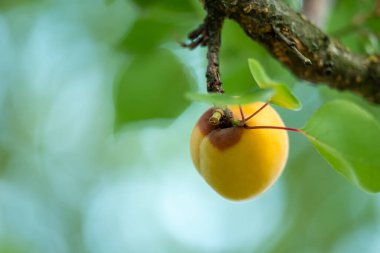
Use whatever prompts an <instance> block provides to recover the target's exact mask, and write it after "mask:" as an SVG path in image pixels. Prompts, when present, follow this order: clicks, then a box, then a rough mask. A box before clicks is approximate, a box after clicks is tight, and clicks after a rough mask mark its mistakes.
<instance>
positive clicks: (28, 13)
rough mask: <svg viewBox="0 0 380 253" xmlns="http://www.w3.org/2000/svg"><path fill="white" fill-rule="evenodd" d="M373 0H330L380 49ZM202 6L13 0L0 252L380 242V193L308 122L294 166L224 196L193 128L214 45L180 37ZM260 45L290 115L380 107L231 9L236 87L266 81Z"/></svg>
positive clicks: (6, 58)
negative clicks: (336, 84)
mask: <svg viewBox="0 0 380 253" xmlns="http://www.w3.org/2000/svg"><path fill="white" fill-rule="evenodd" d="M288 2H289V4H291V5H292V6H293V7H294V8H296V9H301V8H302V1H292V0H289V1H288ZM375 2H376V1H374V0H363V1H354V0H336V1H330V6H329V7H328V8H327V9H326V10H325V11H324V18H325V20H324V22H321V23H324V24H325V26H324V28H323V29H325V30H326V31H328V32H329V33H330V34H333V33H334V32H336V31H339V32H338V35H339V37H340V39H342V40H343V42H344V43H345V44H346V45H347V46H349V47H350V48H352V50H353V51H356V52H377V53H379V52H380V50H379V48H380V47H379V43H378V38H379V30H380V28H379V24H380V20H379V19H376V18H370V19H368V20H366V19H365V18H366V15H371V13H372V12H373V10H374V8H375V7H374V6H375ZM203 17H204V12H203V9H202V7H201V5H200V3H199V2H198V1H197V0H182V1H175V0H160V1H153V0H134V1H132V0H113V1H104V0H80V1H77V0H34V1H30V0H1V1H0V252H1V253H24V252H25V253H26V252H28V253H29V252H30V253H45V252H46V253H53V252H54V253H76V252H78V253H79V252H88V253H121V252H153V253H155V252H157V253H159V252H165V253H166V252H181V253H182V252H183V253H186V252H189V253H190V252H226V253H227V252H260V253H261V252H268V253H269V252H270V253H272V252H273V253H277V252H285V253H288V252H289V253H290V252H291V253H293V252H297V253H298V252H307V253H319V252H333V253H349V252H353V253H357V252H363V253H378V252H380V197H379V196H378V195H375V194H368V193H365V192H363V191H361V190H360V189H358V188H356V187H355V186H353V185H352V184H351V183H349V182H348V181H347V180H346V179H344V178H343V177H342V176H340V175H339V174H337V173H336V172H335V171H334V170H332V169H331V168H330V167H329V165H328V164H327V163H326V162H325V161H324V160H323V159H322V158H321V157H320V156H319V155H318V153H317V152H316V151H315V150H314V149H313V147H312V146H311V145H310V144H309V143H308V142H307V141H306V139H305V138H303V137H302V136H299V135H297V134H294V133H290V138H291V149H290V157H289V161H288V164H287V167H286V169H285V171H284V173H283V175H282V176H281V178H280V180H279V181H278V182H277V183H276V184H275V185H274V187H272V188H271V189H270V190H268V191H267V192H266V193H264V194H262V195H261V196H259V197H258V198H256V199H254V200H251V201H248V202H241V203H235V202H231V201H228V200H225V199H223V198H222V197H220V196H219V195H217V194H216V193H215V192H214V191H213V190H212V189H211V188H210V187H208V186H207V184H206V183H205V182H204V181H203V179H202V178H201V177H200V176H199V175H198V174H197V172H196V170H195V169H194V167H193V165H192V163H191V160H190V156H189V137H190V132H191V129H192V127H193V125H194V124H195V122H196V120H197V119H198V117H199V115H200V114H201V113H202V112H203V111H204V110H205V109H206V108H207V105H204V104H198V103H193V102H191V101H188V100H186V99H185V97H184V94H185V93H186V92H189V91H202V92H205V78H204V71H205V66H206V62H205V53H206V51H205V50H204V49H196V50H194V51H188V50H185V49H182V48H180V47H179V46H178V43H177V42H176V41H177V39H180V40H185V36H186V33H187V32H189V31H190V30H191V29H193V28H195V27H196V26H197V25H198V24H199V23H200V22H201V21H202V19H203ZM363 17H364V21H361V19H363ZM355 18H356V19H355ZM353 20H354V21H353ZM355 20H356V21H355ZM357 20H359V25H357V23H358V21H357ZM250 57H253V58H256V59H258V60H259V61H260V62H261V63H262V64H263V66H265V68H266V70H267V72H268V73H269V74H270V75H271V76H272V77H273V78H274V79H277V80H280V81H284V82H286V83H287V84H288V85H289V86H290V87H291V88H292V89H293V90H294V92H295V93H296V94H297V95H298V97H299V99H300V100H301V101H302V103H303V109H302V110H301V111H299V112H292V111H286V110H283V109H281V108H278V111H279V113H280V114H281V115H282V117H283V118H284V121H285V122H286V123H287V125H289V126H291V127H302V126H303V124H304V123H305V122H306V120H307V119H308V118H309V117H310V115H311V114H312V112H314V111H315V110H316V109H317V108H318V107H319V106H320V105H321V104H323V103H324V102H326V101H327V100H331V99H334V98H336V97H341V98H344V99H349V100H352V101H355V102H356V103H359V104H361V105H364V106H366V107H367V108H369V109H370V110H371V111H373V113H378V108H376V107H375V106H371V105H369V104H367V103H366V102H364V101H363V100H362V99H360V98H357V97H355V96H353V95H351V94H347V93H339V92H337V91H332V90H330V89H329V88H326V87H322V86H321V87H315V86H312V85H309V84H307V83H306V82H302V81H299V80H297V79H295V78H294V77H292V76H291V74H290V73H289V72H288V71H287V70H286V69H284V68H283V67H282V66H281V65H280V64H278V63H277V62H276V61H275V60H274V59H272V57H271V56H270V55H269V54H268V53H267V52H266V51H265V50H264V49H263V48H262V47H261V46H260V45H257V44H256V43H254V42H252V41H250V40H249V39H248V38H246V37H245V35H244V33H243V32H242V31H241V29H240V28H239V27H238V26H237V25H236V24H234V23H232V22H231V21H226V23H225V27H224V30H223V47H222V54H221V68H222V69H221V71H222V72H221V73H222V79H223V82H224V85H225V90H226V91H227V92H242V91H244V90H247V89H250V88H252V87H253V85H254V82H253V79H252V78H251V77H250V73H249V70H248V65H247V59H248V58H250ZM377 115H380V114H377ZM358 127H360V125H358ZM363 131H365V129H363ZM374 148H379V147H374Z"/></svg>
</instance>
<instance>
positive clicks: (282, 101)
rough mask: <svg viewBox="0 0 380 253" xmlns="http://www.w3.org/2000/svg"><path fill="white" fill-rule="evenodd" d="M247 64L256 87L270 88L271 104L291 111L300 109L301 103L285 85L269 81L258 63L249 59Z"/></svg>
mask: <svg viewBox="0 0 380 253" xmlns="http://www.w3.org/2000/svg"><path fill="white" fill-rule="evenodd" d="M248 64H249V69H250V71H251V74H252V76H253V78H254V79H255V81H256V83H257V85H258V86H259V87H260V88H262V89H267V88H272V89H273V90H274V91H275V93H274V95H273V97H272V98H271V99H270V102H271V103H273V104H276V105H279V106H281V107H284V108H287V109H291V110H299V109H301V103H300V102H299V101H298V99H297V98H296V97H295V96H294V95H293V93H292V91H291V90H290V89H289V88H288V87H287V86H286V84H283V83H280V82H276V81H273V80H271V79H270V78H269V77H268V75H267V74H266V73H265V70H264V68H263V67H262V66H261V64H260V63H259V62H258V61H256V60H254V59H249V60H248Z"/></svg>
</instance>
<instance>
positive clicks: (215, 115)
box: [209, 108, 224, 126]
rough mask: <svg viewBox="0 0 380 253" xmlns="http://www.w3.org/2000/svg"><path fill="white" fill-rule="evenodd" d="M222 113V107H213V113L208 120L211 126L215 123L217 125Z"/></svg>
mask: <svg viewBox="0 0 380 253" xmlns="http://www.w3.org/2000/svg"><path fill="white" fill-rule="evenodd" d="M223 115H224V111H223V109H220V108H218V109H215V111H214V113H213V114H212V116H211V117H210V119H209V122H210V123H211V124H212V125H213V126H217V125H219V122H220V120H221V118H222V117H223Z"/></svg>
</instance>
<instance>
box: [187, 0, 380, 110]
mask: <svg viewBox="0 0 380 253" xmlns="http://www.w3.org/2000/svg"><path fill="white" fill-rule="evenodd" d="M203 4H204V8H205V10H206V12H207V16H206V18H205V21H204V23H203V24H202V25H201V26H200V27H199V28H198V29H197V30H196V31H194V32H193V33H191V35H190V36H189V38H190V39H191V41H192V42H191V43H190V44H188V45H185V46H189V47H191V48H194V47H196V46H198V45H203V46H207V47H208V62H209V64H208V68H207V73H206V76H207V87H208V91H209V92H223V89H222V88H221V81H220V77H219V62H218V55H219V48H220V34H221V30H222V24H223V20H224V19H225V18H229V19H232V20H234V21H236V22H237V23H238V24H239V25H240V26H241V27H242V29H243V30H244V31H245V33H246V34H247V36H249V37H250V38H252V39H253V40H255V41H258V42H260V43H261V44H262V45H263V46H264V47H265V48H266V49H267V50H268V51H269V52H270V53H271V54H272V55H273V56H274V57H275V58H277V59H278V60H279V61H280V62H282V63H283V64H284V65H285V66H286V67H288V68H289V69H290V70H291V71H292V72H293V73H294V74H295V75H296V76H298V77H299V78H301V79H303V80H307V81H310V82H313V83H325V84H327V85H329V86H331V87H333V88H336V89H339V90H350V91H352V92H355V93H357V94H359V95H361V96H363V97H365V98H366V99H367V100H369V101H372V102H375V103H378V104H380V56H379V55H360V54H355V53H352V52H350V50H349V49H347V48H345V47H344V46H343V45H342V44H340V43H339V42H338V41H337V40H335V39H333V38H330V37H329V36H327V35H326V34H325V33H324V32H322V31H321V30H320V29H319V28H318V27H316V26H315V25H313V24H312V23H311V22H310V21H309V20H307V19H306V18H305V17H304V16H303V15H302V14H299V13H297V12H296V11H294V10H293V9H291V8H290V7H289V6H288V5H286V4H285V3H283V2H282V1H281V0H204V1H203ZM190 45H191V46H190Z"/></svg>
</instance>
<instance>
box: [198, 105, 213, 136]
mask: <svg viewBox="0 0 380 253" xmlns="http://www.w3.org/2000/svg"><path fill="white" fill-rule="evenodd" d="M213 112H214V109H212V108H210V109H208V110H207V111H206V112H205V113H203V115H202V116H201V117H200V119H199V120H198V123H197V126H198V127H199V130H200V131H201V133H202V134H203V135H208V134H209V133H210V132H211V131H212V130H213V129H214V126H212V125H211V124H210V122H209V119H210V117H211V116H212V114H213Z"/></svg>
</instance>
